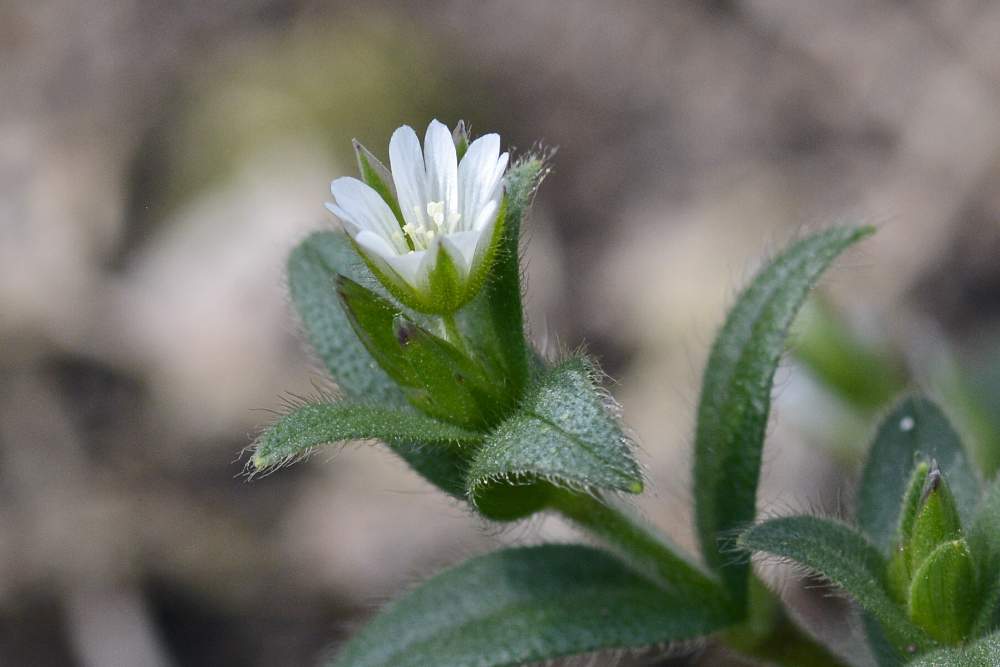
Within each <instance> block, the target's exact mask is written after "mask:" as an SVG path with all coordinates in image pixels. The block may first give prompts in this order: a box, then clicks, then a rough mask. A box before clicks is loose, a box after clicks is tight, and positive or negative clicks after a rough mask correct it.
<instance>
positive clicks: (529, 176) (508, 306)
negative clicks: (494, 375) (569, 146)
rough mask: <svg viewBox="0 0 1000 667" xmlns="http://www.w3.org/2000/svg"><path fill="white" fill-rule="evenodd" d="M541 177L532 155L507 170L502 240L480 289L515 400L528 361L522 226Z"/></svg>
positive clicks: (525, 379)
mask: <svg viewBox="0 0 1000 667" xmlns="http://www.w3.org/2000/svg"><path fill="white" fill-rule="evenodd" d="M543 174H544V162H543V160H542V159H540V158H538V157H536V156H533V155H528V156H526V157H524V158H523V159H521V160H519V161H518V162H517V163H516V164H514V166H513V167H511V168H510V169H509V170H508V172H507V176H506V179H505V183H506V185H505V188H506V195H505V197H504V204H503V207H504V211H505V213H504V220H503V225H502V230H501V233H502V236H501V237H500V239H499V243H498V244H497V246H498V247H497V250H496V255H495V257H494V259H493V266H492V269H491V271H490V275H489V276H488V278H487V280H486V284H485V285H484V287H483V291H484V294H483V304H484V306H485V308H484V310H485V313H484V315H485V316H486V317H487V318H488V319H489V322H490V323H491V328H492V330H493V337H494V338H495V339H496V341H497V344H496V350H497V351H498V352H499V354H500V355H502V363H503V366H504V369H505V375H506V376H507V378H508V381H509V383H510V390H509V391H510V393H511V394H512V395H514V396H518V397H520V396H521V395H522V393H523V392H524V389H525V387H526V386H527V383H528V368H529V358H530V350H529V348H528V343H527V341H526V339H525V334H524V311H523V308H522V305H521V293H522V286H521V266H520V238H521V236H520V235H521V223H522V221H523V218H524V214H525V212H526V211H527V209H528V206H529V204H530V203H531V198H532V196H534V193H535V190H536V188H537V187H538V183H539V181H540V180H541V177H542V175H543Z"/></svg>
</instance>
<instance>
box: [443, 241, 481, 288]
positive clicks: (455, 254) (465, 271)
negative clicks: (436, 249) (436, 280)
mask: <svg viewBox="0 0 1000 667" xmlns="http://www.w3.org/2000/svg"><path fill="white" fill-rule="evenodd" d="M441 244H442V245H443V246H444V249H445V250H447V251H448V254H449V255H451V259H452V261H454V262H455V265H456V266H457V267H458V269H459V271H460V272H461V273H462V276H463V277H465V276H468V275H469V270H470V268H471V267H472V260H473V258H474V257H475V255H476V246H477V245H478V244H479V232H477V231H469V232H456V233H454V234H450V235H448V236H445V237H444V238H443V239H442V240H441Z"/></svg>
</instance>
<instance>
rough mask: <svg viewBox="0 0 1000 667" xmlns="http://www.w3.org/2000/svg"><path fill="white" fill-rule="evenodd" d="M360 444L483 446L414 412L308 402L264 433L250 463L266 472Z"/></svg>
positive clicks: (462, 431)
mask: <svg viewBox="0 0 1000 667" xmlns="http://www.w3.org/2000/svg"><path fill="white" fill-rule="evenodd" d="M362 439H377V440H383V441H386V442H416V443H420V444H421V445H422V446H424V447H464V446H470V445H475V444H478V443H479V442H481V441H482V434H479V433H475V432H472V431H467V430H465V429H462V428H459V427H457V426H455V425H453V424H446V423H444V422H441V421H438V420H436V419H433V418H431V417H428V416H426V415H423V414H421V413H419V412H416V411H414V410H401V409H393V408H386V407H381V406H375V405H361V404H351V403H344V402H340V403H311V404H307V405H302V406H299V407H298V408H296V409H294V410H292V411H291V412H289V413H288V414H286V415H283V416H282V417H281V418H280V419H278V421H276V422H275V423H274V424H272V425H271V426H270V427H269V428H268V429H267V430H265V431H264V432H263V433H262V434H261V435H260V437H259V438H258V439H257V442H256V444H255V445H254V454H253V458H252V459H251V463H252V465H253V466H254V468H256V469H257V470H264V469H267V468H272V467H275V466H279V465H282V464H284V463H285V462H288V461H292V460H295V459H296V458H298V457H301V456H303V455H305V454H308V453H309V452H310V451H311V450H313V449H314V448H316V447H318V446H320V445H328V444H335V443H340V442H344V441H347V440H362Z"/></svg>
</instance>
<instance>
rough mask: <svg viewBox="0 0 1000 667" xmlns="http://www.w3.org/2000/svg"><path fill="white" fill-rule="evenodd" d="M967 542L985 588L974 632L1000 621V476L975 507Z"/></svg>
mask: <svg viewBox="0 0 1000 667" xmlns="http://www.w3.org/2000/svg"><path fill="white" fill-rule="evenodd" d="M968 542H969V549H970V550H971V552H972V557H973V559H974V560H975V561H976V564H977V565H978V566H979V586H980V588H981V589H982V591H983V606H982V608H981V609H980V613H979V617H978V618H977V619H976V622H975V625H974V626H973V634H980V633H983V632H986V631H987V630H990V629H992V628H995V627H996V626H997V624H998V622H1000V618H998V615H1000V479H997V480H994V481H993V483H992V484H991V485H990V488H989V489H988V490H987V491H986V494H985V496H984V497H983V500H982V502H980V503H979V507H977V508H976V515H975V517H974V518H973V520H972V526H971V527H970V528H969V537H968Z"/></svg>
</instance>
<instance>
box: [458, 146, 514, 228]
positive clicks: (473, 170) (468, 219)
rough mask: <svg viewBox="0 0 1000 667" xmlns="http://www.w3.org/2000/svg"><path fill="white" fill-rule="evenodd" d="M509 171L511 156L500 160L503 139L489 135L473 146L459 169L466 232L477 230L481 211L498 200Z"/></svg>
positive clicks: (462, 219) (505, 155) (505, 156)
mask: <svg viewBox="0 0 1000 667" xmlns="http://www.w3.org/2000/svg"><path fill="white" fill-rule="evenodd" d="M506 167H507V154H506V153H504V155H503V157H502V158H501V157H500V136H499V135H497V134H487V135H484V136H482V137H479V138H478V139H476V140H475V141H473V142H472V143H471V144H469V150H467V151H466V152H465V156H464V157H463V158H462V163H461V164H459V165H458V196H459V203H460V206H461V211H460V212H461V214H462V218H461V221H460V222H461V226H462V228H463V229H473V228H474V224H475V223H476V222H477V221H478V219H479V217H480V216H479V212H480V210H481V209H482V208H483V206H485V205H486V203H487V202H488V201H490V200H491V199H494V198H495V197H496V192H497V188H498V184H499V183H500V179H501V177H502V176H503V170H504V169H505V168H506Z"/></svg>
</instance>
